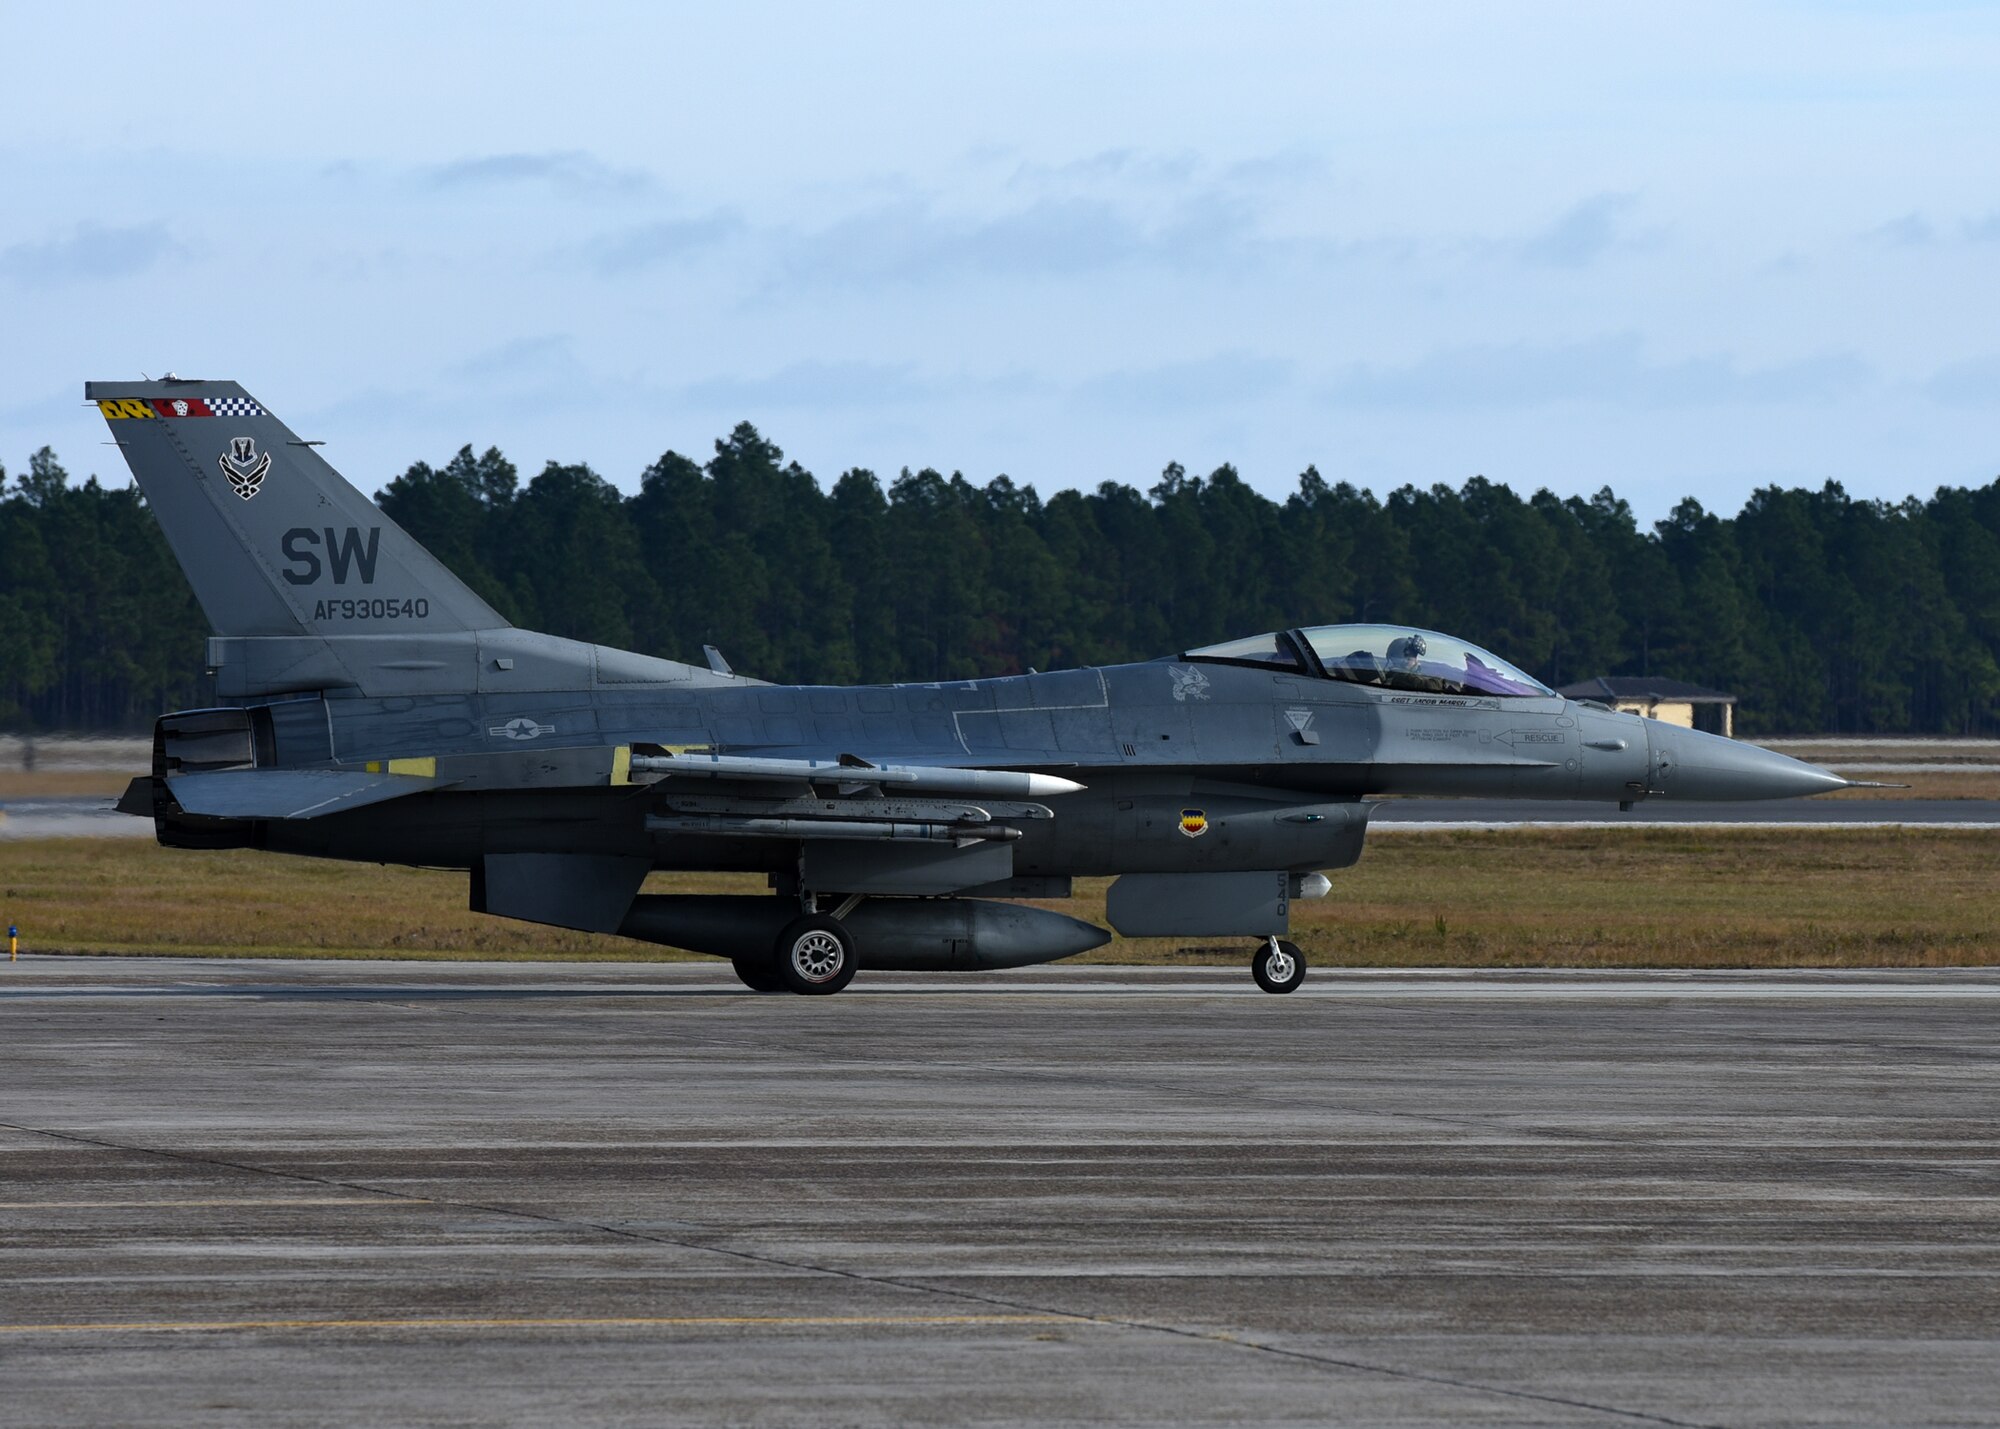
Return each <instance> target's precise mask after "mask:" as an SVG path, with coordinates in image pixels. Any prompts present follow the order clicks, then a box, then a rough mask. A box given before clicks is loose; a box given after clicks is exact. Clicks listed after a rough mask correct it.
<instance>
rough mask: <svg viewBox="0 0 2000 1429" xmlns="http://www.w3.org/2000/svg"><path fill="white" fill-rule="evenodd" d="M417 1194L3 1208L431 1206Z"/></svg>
mask: <svg viewBox="0 0 2000 1429" xmlns="http://www.w3.org/2000/svg"><path fill="white" fill-rule="evenodd" d="M429 1204H430V1202H429V1201H424V1200H419V1199H417V1198H416V1197H413V1196H268V1197H246V1196H231V1197H228V1198H226V1199H217V1200H204V1201H0V1211H146V1210H152V1209H154V1208H155V1207H162V1208H173V1207H181V1206H203V1207H215V1206H258V1207H264V1206H428V1205H429Z"/></svg>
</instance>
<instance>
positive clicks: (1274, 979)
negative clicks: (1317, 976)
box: [1250, 936, 1306, 992]
mask: <svg viewBox="0 0 2000 1429" xmlns="http://www.w3.org/2000/svg"><path fill="white" fill-rule="evenodd" d="M1250 976H1252V977H1254V978H1256V979H1257V986H1259V987H1261V988H1263V989H1264V991H1266V992H1290V991H1291V990H1292V989H1293V988H1295V987H1297V986H1298V985H1299V984H1300V983H1302V982H1304V981H1305V980H1306V955H1305V954H1304V953H1302V952H1300V951H1299V945H1298V944H1297V943H1287V942H1285V941H1284V940H1283V939H1281V938H1278V937H1276V936H1273V937H1270V938H1267V939H1265V940H1264V944H1263V946H1262V947H1260V948H1258V949H1257V951H1256V952H1254V953H1252V954H1251V955H1250Z"/></svg>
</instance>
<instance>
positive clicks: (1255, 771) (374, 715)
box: [254, 657, 1840, 877]
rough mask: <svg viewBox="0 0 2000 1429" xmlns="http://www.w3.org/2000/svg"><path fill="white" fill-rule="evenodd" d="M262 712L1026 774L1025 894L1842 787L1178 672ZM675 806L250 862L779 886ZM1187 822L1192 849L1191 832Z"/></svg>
mask: <svg viewBox="0 0 2000 1429" xmlns="http://www.w3.org/2000/svg"><path fill="white" fill-rule="evenodd" d="M254 708H255V709H257V710H258V711H260V713H258V714H257V716H256V718H257V719H258V721H259V724H260V727H261V726H263V725H265V724H268V742H269V746H270V753H271V761H270V762H271V764H272V765H273V766H276V767H288V766H290V767H311V766H319V765H324V764H326V763H327V762H329V761H332V762H336V763H338V764H340V765H343V766H355V765H365V764H366V763H368V762H370V761H384V762H386V761H390V760H397V759H409V758H423V757H429V756H438V755H451V754H489V753H493V752H496V751H513V752H517V753H532V754H537V755H546V756H547V758H548V759H549V761H550V762H551V767H552V768H553V767H554V765H555V764H556V763H558V762H559V761H560V759H561V757H562V755H563V753H564V752H565V751H575V750H580V749H592V748H602V747H605V746H623V747H629V748H631V749H633V750H635V751H659V752H661V753H679V752H685V751H690V750H701V751H713V752H717V753H725V754H731V755H745V756H768V757H776V758H796V759H818V760H834V759H837V758H839V757H840V756H842V755H850V756H851V755H853V754H854V753H855V752H856V751H865V752H866V757H867V758H868V759H869V760H870V761H871V762H874V763H877V764H915V765H926V764H929V765H963V766H980V767H988V768H1006V769H1019V770H1034V771H1043V772H1050V773H1056V774H1060V775H1063V776H1065V777H1067V778H1069V779H1072V780H1074V781H1076V782H1077V783H1080V784H1082V785H1084V786H1085V787H1084V789H1083V790H1082V791H1081V792H1078V793H1073V794H1067V795H1064V796H1062V797H1061V798H1060V799H1057V800H1054V801H1052V803H1053V806H1054V807H1055V809H1056V811H1057V814H1058V817H1056V818H1054V819H1052V820H1045V821H1037V822H1031V823H1027V824H1024V825H1023V826H1022V831H1021V837H1020V838H1019V840H1018V841H1017V842H1016V843H1015V845H1014V849H1013V852H1014V859H1013V867H1014V870H1015V872H1016V873H1017V874H1019V875H1022V876H1047V877H1057V876H1080V875H1097V874H1116V873H1125V872H1135V871H1137V872H1172V871H1180V870H1186V871H1201V870H1217V871H1223V870H1229V869H1236V868H1273V867H1279V868H1293V869H1312V868H1335V867H1342V866H1345V865H1347V864H1350V863H1352V862H1353V861H1354V860H1355V858H1356V857H1358V856H1359V852H1360V842H1361V837H1362V834H1363V833H1364V832H1365V824H1366V816H1367V810H1368V801H1370V800H1373V799H1377V798H1381V797H1386V796H1400V795H1455V796H1460V797H1482V796H1487V797H1496V798H1511V799H1592V800H1603V801H1606V802H1612V803H1623V804H1630V803H1633V802H1636V801H1639V800H1643V799H1648V798H1655V799H1657V798H1768V797H1782V796H1786V795H1792V794H1801V793H1811V792H1817V791H1819V790H1821V789H1825V788H1834V787H1839V784H1840V781H1839V780H1838V779H1836V778H1835V777H1834V776H1831V775H1827V774H1825V772H1824V771H1821V770H1817V769H1815V768H1814V767H1813V766H1810V765H1805V764H1801V763H1799V762H1798V761H1796V760H1791V759H1787V758H1785V757H1784V756H1782V755H1777V754H1774V753H1771V752H1770V751H1766V750H1761V749H1758V748H1756V747H1755V746H1752V745H1746V744H1740V743H1738V742H1736V741H1732V740H1724V739H1720V738H1717V737H1715V736H1709V735H1703V734H1699V733H1696V732H1695V731H1692V730H1686V729H1680V728H1677V727H1674V726H1669V725H1664V724H1661V723H1659V722H1657V721H1653V720H1648V719H1643V718H1641V717H1639V716H1637V715H1632V714H1624V713H1619V712H1615V711H1612V710H1608V709H1605V708H1602V707H1600V706H1596V705H1591V704H1585V703H1579V702H1576V701H1572V700H1567V699H1564V698H1562V697H1560V696H1557V695H1549V694H1534V695H1490V694H1447V693H1434V692H1422V691H1409V690H1396V689H1389V688H1379V687H1375V686H1370V685H1362V684H1356V683H1352V682H1347V681H1342V680H1338V679H1330V678H1326V677H1324V676H1321V675H1318V674H1310V673H1304V672H1289V671H1272V670H1266V669H1259V668H1254V667H1250V666H1246V665H1241V664H1234V663H1228V662H1218V661H1204V660H1199V659H1188V658H1185V657H1183V658H1177V659H1164V660H1155V661H1148V662H1144V663H1139V664H1129V665H1116V666H1105V667H1088V668H1083V669H1076V670H1063V671H1052V672H1048V673H1037V674H1027V675H1018V676H1008V677H1000V678H991V679H976V680H962V681H940V682H935V683H925V684H904V685H876V686H851V687H843V686H814V685H806V686H785V685H768V684H761V683H757V682H754V681H737V682H731V683H729V684H724V685H708V686H701V687H694V688H688V689H685V690H661V689H659V688H644V689H632V690H629V691H620V690H617V689H604V688H599V689H596V690H593V691H588V692H580V691H561V690H552V691H540V692H516V691H492V692H479V693H462V694H449V695H447V694H433V695H425V696H416V697H405V696H394V697H386V698H384V697H360V696H352V697H342V696H340V695H338V694H331V695H324V696H312V697H307V698H304V699H295V700H280V701H274V702H270V703H260V704H259V705H257V706H255V707H254ZM555 782H556V781H554V780H552V781H551V783H552V785H553V784H554V783H555ZM768 792H770V791H766V790H762V789H755V790H748V791H744V794H745V796H746V797H748V798H750V799H752V800H755V799H756V798H758V797H760V796H764V795H765V794H767V793H768ZM675 804H676V796H674V795H669V794H666V793H663V792H655V791H649V790H647V789H646V788H644V787H643V786H640V787H632V788H619V789H562V788H558V787H551V788H549V789H547V790H544V791H534V792H533V793H532V794H529V793H528V792H526V791H510V792H504V793H464V792H454V790H452V789H451V788H449V787H445V788H441V789H440V790H439V791H438V792H436V793H433V794H429V795H425V796H423V797H421V798H417V799H406V800H400V801H398V802H397V803H395V804H394V805H391V806H388V807H386V808H380V809H363V810H356V811H354V812H353V813H348V814H338V815H333V816H330V817H327V818H323V819H315V820H312V821H310V822H296V823H293V822H288V823H284V824H269V825H265V826H264V827H263V831H262V834H261V836H260V838H259V840H258V841H259V843H260V844H261V846H263V847H268V848H271V849H274V850H285V851H292V852H299V853H312V854H319V855H323V856H333V857H346V858H359V859H367V860H370V861H391V862H405V863H415V864H426V865H435V866H447V867H469V866H471V864H472V863H473V862H474V861H476V860H477V859H478V858H479V857H480V856H481V854H483V853H491V852H495V851H497V850H507V851H525V850H536V849H550V850H561V851H570V852H575V851H602V852H614V851H615V852H621V853H640V852H643V853H644V855H645V856H646V857H648V858H649V859H651V860H652V862H653V865H654V866H655V867H658V868H669V869H690V870H693V869H715V870H732V869H735V870H752V871H766V872H779V871H782V870H783V867H784V866H785V864H786V862H787V861H788V860H789V859H791V858H792V856H793V855H792V852H791V849H790V846H788V845H785V844H782V843H779V842H774V841H764V840H748V839H731V838H708V837H702V836H700V835H698V834H689V833H679V832H674V831H672V830H671V829H668V828H663V827H661V825H662V824H664V823H668V822H671V821H670V820H666V819H663V818H662V817H661V816H662V814H663V812H665V813H671V812H673V810H674V806H675ZM1190 811H1192V813H1190ZM1184 816H1188V817H1185V818H1184ZM1196 819H1198V820H1199V821H1200V827H1198V828H1197V829H1195V830H1194V831H1193V832H1190V831H1189V830H1188V829H1187V828H1184V827H1183V825H1184V824H1185V823H1190V822H1192V821H1194V820H1196ZM649 820H650V822H651V824H652V825H653V827H650V828H649V827H648V824H649Z"/></svg>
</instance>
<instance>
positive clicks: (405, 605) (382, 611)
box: [312, 596, 431, 620]
mask: <svg viewBox="0 0 2000 1429" xmlns="http://www.w3.org/2000/svg"><path fill="white" fill-rule="evenodd" d="M430 613H431V603H430V602H429V601H427V600H425V599H424V598H423V597H422V596H414V597H407V598H404V599H401V600H398V599H397V598H396V597H395V596H365V597H363V598H361V599H359V600H347V599H340V600H322V601H315V602H314V603H313V615H312V618H313V619H314V620H422V619H423V618H424V617H426V616H428V615H429V614H430Z"/></svg>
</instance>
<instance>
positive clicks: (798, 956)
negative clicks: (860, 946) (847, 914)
mask: <svg viewBox="0 0 2000 1429" xmlns="http://www.w3.org/2000/svg"><path fill="white" fill-rule="evenodd" d="M777 965H778V966H777V971H778V977H779V979H780V980H781V982H782V983H783V985H784V986H786V987H788V988H790V989H791V990H792V991H793V992H802V993H805V994H807V995H809V996H815V995H816V996H824V995H825V994H827V993H832V992H839V991H840V990H841V989H842V988H843V987H846V986H847V985H848V984H849V983H850V982H853V981H854V939H853V938H852V937H851V936H850V935H849V934H848V931H847V929H846V928H844V927H842V926H841V924H840V920H839V919H837V918H829V917H827V916H826V915H825V914H824V913H808V914H806V915H805V916H804V917H803V918H794V919H793V920H792V921H791V922H790V923H787V924H786V925H785V931H784V932H782V933H780V934H778V947H777Z"/></svg>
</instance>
